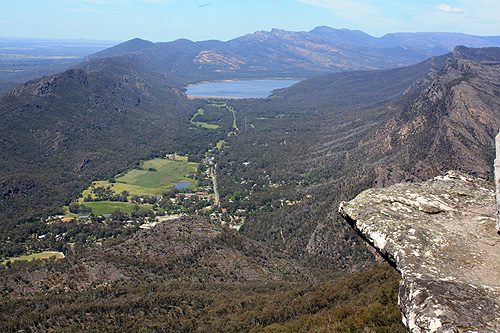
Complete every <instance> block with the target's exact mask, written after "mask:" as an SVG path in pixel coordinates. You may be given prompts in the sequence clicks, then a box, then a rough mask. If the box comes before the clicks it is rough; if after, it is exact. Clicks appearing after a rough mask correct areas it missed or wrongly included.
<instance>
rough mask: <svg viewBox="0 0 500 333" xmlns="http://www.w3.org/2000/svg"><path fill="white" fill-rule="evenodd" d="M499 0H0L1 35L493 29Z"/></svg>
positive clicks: (496, 30) (499, 27)
mask: <svg viewBox="0 0 500 333" xmlns="http://www.w3.org/2000/svg"><path fill="white" fill-rule="evenodd" d="M499 21H500V0H406V1H396V0H356V1H347V0H0V36H2V37H30V38H53V39H79V38H86V39H94V40H109V41H125V40H129V39H132V38H136V37H139V38H142V39H146V40H150V41H153V42H167V41H172V40H176V39H179V38H187V39H190V40H193V41H199V40H207V39H218V40H223V41H225V40H229V39H233V38H236V37H239V36H243V35H245V34H248V33H254V32H256V31H260V30H266V31H269V30H271V29H272V28H277V29H284V30H290V31H310V30H312V29H313V28H315V27H317V26H322V25H326V26H329V27H332V28H337V29H342V28H345V29H352V30H362V31H364V32H366V33H368V34H370V35H372V36H375V37H380V36H382V35H384V34H386V33H391V32H424V31H434V32H462V33H467V34H473V35H481V36H493V35H500V23H499Z"/></svg>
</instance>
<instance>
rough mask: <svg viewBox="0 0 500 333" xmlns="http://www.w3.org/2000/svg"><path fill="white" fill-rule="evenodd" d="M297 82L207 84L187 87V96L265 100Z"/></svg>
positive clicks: (253, 81)
mask: <svg viewBox="0 0 500 333" xmlns="http://www.w3.org/2000/svg"><path fill="white" fill-rule="evenodd" d="M297 82H299V80H252V81H227V82H207V83H202V84H197V85H193V86H189V87H187V91H186V95H188V96H211V97H243V98H265V97H268V96H269V95H270V94H271V92H272V91H273V90H275V89H281V88H287V87H290V86H291V85H293V84H295V83H297Z"/></svg>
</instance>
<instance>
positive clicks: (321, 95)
mask: <svg viewBox="0 0 500 333" xmlns="http://www.w3.org/2000/svg"><path fill="white" fill-rule="evenodd" d="M496 52H498V49H480V50H475V49H466V48H460V49H457V50H456V52H455V54H456V56H455V55H453V54H450V55H449V56H447V59H443V58H437V59H434V60H432V61H431V62H430V63H427V64H426V65H425V64H420V65H418V66H420V68H425V67H426V66H428V67H426V68H427V70H428V71H427V72H426V73H425V74H424V72H425V71H422V72H418V71H417V72H415V73H416V74H417V75H415V76H414V78H415V81H414V82H413V83H411V82H410V80H408V81H406V80H402V81H399V82H401V84H400V85H399V86H398V84H396V83H395V82H396V81H394V84H393V81H391V80H390V79H388V78H390V77H398V73H400V74H401V76H400V77H403V78H407V77H408V76H406V75H405V74H404V73H405V71H408V72H411V71H413V70H415V68H417V67H415V68H413V69H409V68H407V69H401V71H399V70H387V71H380V72H353V73H340V74H332V75H331V76H325V77H319V78H312V79H309V80H306V81H303V82H301V83H299V84H297V85H296V86H292V87H290V88H287V89H284V90H282V91H279V92H277V93H276V94H275V95H274V96H272V97H270V98H268V99H267V100H262V101H251V102H249V101H245V102H240V101H235V102H233V104H234V105H235V107H236V108H237V109H239V110H241V113H242V117H246V121H247V123H251V124H252V126H246V131H244V132H243V133H242V134H241V135H240V136H238V137H237V138H234V139H233V141H232V142H230V143H232V144H231V149H228V150H227V151H225V152H224V154H222V156H220V163H219V165H220V168H221V170H220V174H221V184H222V186H221V187H222V189H223V190H222V191H223V195H224V194H230V193H232V192H234V191H240V192H242V193H243V195H245V194H247V193H252V197H253V198H255V199H256V200H261V201H262V202H271V203H270V204H269V206H271V207H279V206H280V200H283V201H284V200H287V199H288V200H290V201H292V202H296V203H295V204H293V205H292V206H284V207H283V208H281V209H274V210H273V209H270V210H269V211H266V212H265V213H262V214H260V213H256V214H255V215H252V216H251V217H250V218H249V219H248V221H247V223H246V224H245V225H244V229H243V233H244V234H246V235H247V236H249V237H251V238H255V239H259V240H262V241H265V242H267V243H268V244H269V245H270V246H273V247H275V248H278V249H286V250H287V251H289V252H290V253H295V254H296V255H298V256H304V255H305V256H310V255H312V256H313V257H316V256H319V257H327V258H330V259H332V260H333V262H335V263H334V265H340V267H345V266H346V265H348V264H347V262H350V263H351V264H352V263H353V258H355V261H357V262H359V263H361V262H362V261H363V259H362V258H363V256H362V255H361V253H362V251H361V250H360V249H359V248H356V244H357V243H356V239H357V238H356V237H354V236H351V235H350V234H349V232H346V231H344V229H343V227H342V223H343V222H342V221H341V220H339V219H338V217H337V215H336V213H335V208H334V207H337V206H338V203H339V202H340V200H345V199H350V198H352V197H353V196H355V195H356V194H357V193H359V192H360V191H361V190H362V189H365V188H368V187H371V186H382V185H384V186H385V185H388V184H391V183H395V182H399V181H404V180H406V181H419V180H423V179H428V178H430V177H433V176H436V175H438V174H441V173H442V172H444V171H447V170H449V169H459V170H462V171H464V172H468V173H472V174H477V175H481V176H482V177H485V178H488V177H491V173H492V166H493V156H494V155H493V150H494V148H493V138H494V136H495V135H496V133H498V128H499V123H498V121H499V114H498V110H499V108H498V103H499V101H500V100H499V96H498V91H497V90H498V88H497V86H498V78H499V76H498V61H491V60H488V61H483V60H482V59H485V57H486V58H487V59H490V58H491V57H495V54H496ZM462 55H466V56H467V57H468V58H469V59H473V58H476V59H477V61H474V60H466V59H461V58H460V57H461V56H462ZM431 64H434V65H436V67H433V65H431ZM439 65H442V66H441V67H439ZM408 72H406V73H408ZM390 74H392V75H390ZM363 78H366V80H365V81H363ZM377 78H378V79H377ZM358 80H359V82H365V83H366V85H367V86H368V87H371V89H365V87H364V86H363V85H362V84H359V85H358V84H357V82H358ZM316 82H318V83H320V82H321V83H324V84H323V85H320V84H318V85H315V83H316ZM386 82H387V83H388V85H386V84H385V83H386ZM404 82H406V83H404ZM342 83H344V84H345V87H343V88H341V89H342V90H343V91H347V92H349V93H348V95H347V96H349V97H351V98H349V97H347V98H345V99H343V98H342V97H340V94H337V89H335V88H336V87H339V86H341V85H342ZM391 85H392V88H391ZM300 86H302V87H304V88H305V89H309V91H308V92H309V94H308V93H303V92H302V90H301V89H299V87H300ZM313 87H316V89H317V93H316V92H315V89H313ZM330 88H331V90H330ZM363 92H366V94H363ZM379 92H380V95H378V97H374V96H377V93H379ZM285 96H286V98H285ZM353 96H355V97H356V98H352V97H353ZM390 97H397V98H395V99H393V100H391V101H389V102H385V103H382V101H384V100H385V99H386V98H387V99H390ZM377 98H378V99H377ZM264 119H265V120H264ZM238 161H239V162H241V163H243V162H244V161H247V162H248V165H247V166H245V167H236V165H238ZM252 166H254V167H252ZM238 180H240V181H239V183H240V184H238ZM243 180H244V184H241V183H243ZM254 184H256V185H254ZM273 186H276V187H273ZM259 188H262V189H261V190H257V189H259ZM273 198H275V199H274V201H273ZM332 207H333V208H332ZM340 249H342V250H340ZM360 251H361V252H360Z"/></svg>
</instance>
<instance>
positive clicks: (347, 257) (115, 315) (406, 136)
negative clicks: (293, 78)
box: [0, 32, 500, 332]
mask: <svg viewBox="0 0 500 333" xmlns="http://www.w3.org/2000/svg"><path fill="white" fill-rule="evenodd" d="M273 34H278V32H273ZM177 43H178V44H180V45H181V44H182V47H187V46H189V45H190V42H187V41H178V42H177ZM207 43H208V42H207ZM142 45H145V47H146V49H145V50H150V45H149V44H147V43H145V44H142ZM164 47H166V46H165V45H164ZM179 47H180V46H179ZM497 54H498V49H495V48H491V49H480V50H475V49H467V48H463V47H461V48H457V49H456V50H455V52H454V53H451V54H447V55H445V56H440V57H435V58H431V59H429V60H426V61H424V62H422V63H419V64H417V65H413V66H409V67H402V68H397V69H387V70H376V71H355V72H348V73H337V74H330V75H326V76H320V77H316V78H311V79H308V80H304V81H303V82H301V83H299V84H297V85H295V86H292V87H290V88H287V89H284V90H281V91H278V92H276V93H275V94H274V95H273V96H271V97H269V98H267V99H248V100H246V99H243V100H217V101H214V100H188V99H187V98H186V96H185V95H184V94H183V92H182V87H181V85H180V82H181V81H183V80H185V79H186V77H182V79H181V78H180V76H172V77H171V76H169V75H165V74H164V73H161V72H158V71H157V70H158V68H155V67H151V66H150V65H148V64H147V62H137V61H136V60H137V58H136V56H137V54H136V55H133V54H128V55H120V56H117V57H109V58H103V59H96V60H89V61H88V62H87V63H86V64H84V65H82V68H80V69H72V70H69V71H66V72H63V73H60V74H57V75H54V76H50V77H44V78H41V79H37V80H34V81H30V82H27V83H26V84H24V85H22V86H19V87H17V88H16V89H13V90H12V91H10V92H9V93H8V94H4V95H2V96H1V97H0V110H1V111H0V112H1V116H2V119H3V120H4V121H2V122H1V124H0V133H1V134H0V135H1V136H0V157H1V158H0V170H1V173H0V175H1V176H0V177H1V178H0V219H1V230H0V233H1V238H0V240H1V248H0V249H1V251H2V252H1V255H2V256H3V257H9V256H14V255H19V254H23V253H26V252H41V251H43V250H53V251H62V252H63V253H64V254H65V255H66V258H64V259H59V260H48V261H47V260H45V261H34V262H15V263H12V264H9V265H8V266H6V267H2V269H1V270H0V273H1V276H0V278H1V281H2V282H1V284H0V285H1V286H2V288H3V289H2V291H1V292H2V295H3V299H2V302H1V304H0V305H1V306H2V311H0V312H1V313H2V316H3V319H2V320H1V322H2V323H3V324H2V325H4V328H5V329H6V330H49V329H54V330H63V329H68V330H71V329H75V328H79V329H87V330H92V329H95V330H103V329H112V330H113V329H130V330H133V329H138V328H144V329H146V328H147V329H150V330H160V331H161V330H174V331H182V330H185V331H189V330H196V329H198V330H200V331H207V330H208V331H210V330H212V331H213V330H215V331H217V330H218V331H250V330H261V331H273V330H274V331H300V330H303V331H308V330H315V329H317V330H320V331H321V330H322V331H328V330H333V331H335V330H337V331H356V330H362V329H365V330H368V331H381V332H388V331H390V332H393V331H401V329H402V326H401V323H400V317H399V312H398V311H399V310H398V308H397V301H396V285H397V283H396V281H397V279H398V276H397V274H396V273H395V272H394V271H391V270H390V268H387V267H385V266H375V267H373V265H374V263H375V256H374V255H373V254H372V252H370V250H369V249H368V248H367V247H366V245H365V244H364V242H363V241H361V240H360V239H359V237H358V236H357V235H356V234H355V233H354V231H352V230H351V229H350V228H348V227H347V226H346V225H345V223H344V222H343V220H342V219H340V218H339V217H338V214H337V212H336V211H337V207H338V203H339V202H340V201H341V200H346V199H350V198H353V197H354V196H355V195H356V194H358V193H359V192H360V191H361V190H364V189H366V188H368V187H371V186H382V185H387V184H391V183H394V182H398V181H401V180H403V181H419V180H423V179H427V178H429V177H432V176H435V175H437V174H439V173H441V172H442V171H445V170H447V169H450V168H456V169H460V170H462V171H464V172H468V173H474V174H477V175H481V176H483V177H485V178H488V177H491V172H492V165H493V136H494V135H495V134H496V133H497V132H498V129H499V126H500V124H499V121H500V120H499V117H498V110H500V108H499V103H500V98H499V96H500V93H499V92H498V87H499V86H500V82H498V81H499V79H498V78H499V77H500V75H498V74H499V66H500V63H499V62H498V61H497V60H494V59H496V57H497ZM169 56H173V55H172V54H170V55H169ZM165 57H166V58H164V59H163V60H162V61H165V64H166V63H168V61H167V60H168V57H167V56H165ZM152 64H153V65H154V66H156V65H157V64H156V63H155V62H152ZM159 69H160V70H163V69H162V68H161V67H160V68H159ZM179 75H180V74H179ZM201 109H203V110H204V111H203V113H201V112H200V110H201ZM195 115H196V117H195ZM193 117H195V118H194V120H193ZM193 122H194V123H193ZM195 122H202V123H206V124H217V126H219V127H215V126H214V127H207V126H198V125H199V124H196V123H195ZM174 152H175V153H177V154H180V155H185V156H188V159H189V161H190V162H197V163H200V164H199V166H198V170H197V174H196V176H197V175H198V174H200V173H205V174H208V175H209V176H208V177H209V179H210V180H211V184H212V185H211V186H213V187H214V188H215V187H217V188H218V192H217V196H218V197H219V202H218V205H217V206H215V207H212V208H211V209H212V212H213V214H214V215H212V214H209V212H208V211H207V210H205V209H204V207H201V206H200V207H197V206H196V205H193V206H192V209H190V211H189V212H188V213H189V214H188V215H187V216H183V217H182V218H180V219H172V220H165V221H163V222H161V223H158V224H156V226H154V227H150V228H149V229H145V228H141V226H143V224H145V223H147V222H152V221H156V222H158V216H157V215H156V213H154V212H153V211H152V210H149V211H147V212H146V211H144V212H142V211H139V210H138V211H136V212H132V213H125V212H121V211H116V212H114V213H113V214H112V216H110V217H105V216H95V215H94V216H91V217H89V218H88V219H86V220H82V219H73V220H69V221H63V220H61V219H59V218H57V217H56V216H54V215H56V214H58V213H59V212H60V210H61V207H62V206H63V205H65V204H66V205H67V204H69V203H70V202H71V201H73V200H76V199H77V198H78V195H79V194H80V193H82V191H83V190H84V189H86V188H87V187H88V186H90V184H91V182H92V181H97V180H99V181H104V180H107V181H109V182H110V184H111V183H112V182H113V181H118V180H119V177H118V175H119V174H121V173H124V172H125V171H127V170H132V169H134V168H136V169H137V168H138V167H139V166H140V165H141V162H140V161H141V160H144V159H152V158H155V157H163V156H165V154H167V153H168V154H170V153H174ZM150 163H153V162H150ZM143 165H144V164H143ZM151 165H152V166H151V168H152V169H155V167H154V165H153V164H151ZM148 168H149V167H148ZM151 172H154V171H151ZM136 180H137V179H136ZM143 185H144V184H143ZM113 195H118V196H119V195H120V193H114V194H113ZM161 196H162V197H161V198H160V199H164V198H166V199H168V200H165V201H168V202H170V200H169V199H170V197H168V194H167V193H161ZM172 199H173V198H172ZM179 200H183V201H182V202H184V200H185V199H184V198H182V199H179ZM185 201H186V202H188V200H187V199H186V200H185ZM214 216H215V218H214ZM221 221H222V222H224V223H222V224H223V225H222V224H221V223H220V222H221ZM236 224H238V225H240V224H242V226H241V228H240V232H239V233H238V232H235V231H234V230H232V229H229V228H228V227H227V225H232V226H234V225H236ZM367 269H368V270H367Z"/></svg>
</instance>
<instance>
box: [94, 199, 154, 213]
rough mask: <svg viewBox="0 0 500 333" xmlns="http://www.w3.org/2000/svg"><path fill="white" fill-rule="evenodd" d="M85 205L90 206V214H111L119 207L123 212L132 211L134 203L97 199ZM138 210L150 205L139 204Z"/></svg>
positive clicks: (148, 208)
mask: <svg viewBox="0 0 500 333" xmlns="http://www.w3.org/2000/svg"><path fill="white" fill-rule="evenodd" d="M85 206H87V207H90V208H92V214H94V215H105V214H111V213H113V212H114V211H115V210H117V209H119V210H121V211H122V212H124V213H132V212H133V211H134V210H135V204H131V203H126V202H111V201H97V202H86V203H85ZM138 207H139V211H146V210H150V209H151V207H152V206H151V205H139V206H138Z"/></svg>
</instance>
